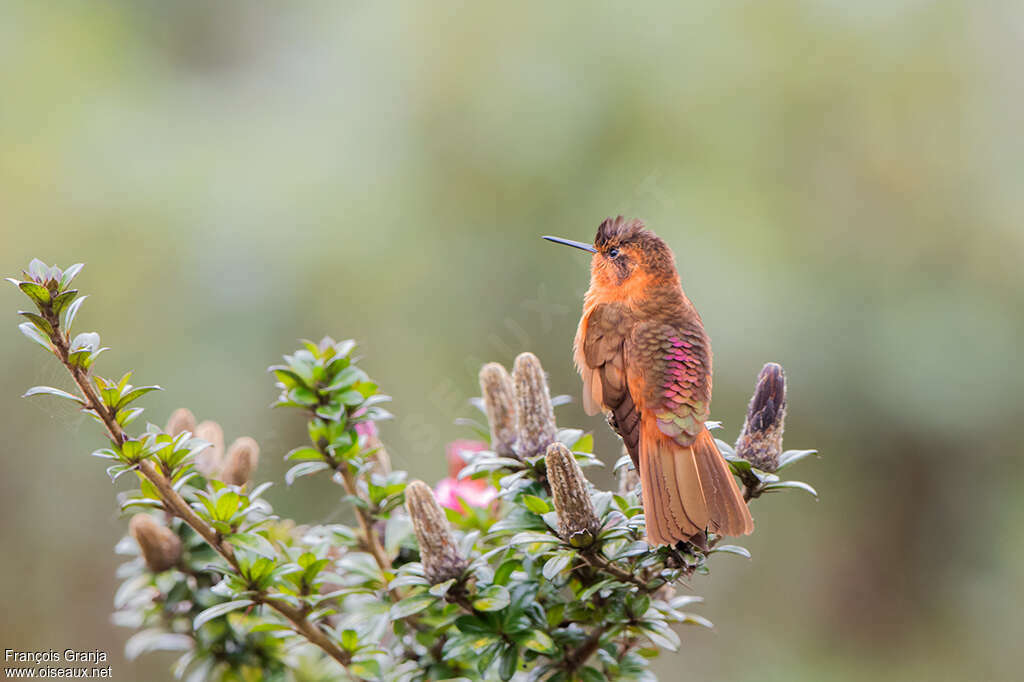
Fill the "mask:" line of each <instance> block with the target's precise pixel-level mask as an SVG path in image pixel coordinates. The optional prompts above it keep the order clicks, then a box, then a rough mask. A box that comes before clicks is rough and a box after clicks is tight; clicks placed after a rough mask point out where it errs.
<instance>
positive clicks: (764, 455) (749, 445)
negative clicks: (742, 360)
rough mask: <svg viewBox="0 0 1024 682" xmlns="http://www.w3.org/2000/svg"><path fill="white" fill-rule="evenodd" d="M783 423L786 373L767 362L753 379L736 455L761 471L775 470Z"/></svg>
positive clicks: (780, 445)
mask: <svg viewBox="0 0 1024 682" xmlns="http://www.w3.org/2000/svg"><path fill="white" fill-rule="evenodd" d="M785 421H786V374H785V372H783V371H782V366H781V365H777V364H775V363H774V362H769V363H768V364H766V365H765V366H764V368H763V369H762V370H761V373H760V374H759V375H758V377H757V388H755V389H754V397H753V398H751V400H750V406H749V407H747V418H746V420H745V421H744V422H743V431H742V432H740V437H739V440H737V441H736V454H737V455H739V456H740V457H742V458H743V459H745V460H747V461H748V462H750V464H751V465H752V466H754V467H756V468H758V469H761V470H762V471H769V472H771V471H775V470H776V469H777V468H778V466H779V455H780V454H782V431H783V429H784V427H785Z"/></svg>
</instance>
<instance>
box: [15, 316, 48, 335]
mask: <svg viewBox="0 0 1024 682" xmlns="http://www.w3.org/2000/svg"><path fill="white" fill-rule="evenodd" d="M18 314H19V315H21V316H22V317H24V318H26V319H27V320H29V321H31V322H32V324H34V325H35V326H36V329H38V330H39V333H40V334H44V335H46V336H49V335H50V334H52V333H53V325H51V324H50V323H49V322H47V321H46V318H44V317H43V316H42V315H38V314H36V313H32V312H29V311H27V310H19V311H18Z"/></svg>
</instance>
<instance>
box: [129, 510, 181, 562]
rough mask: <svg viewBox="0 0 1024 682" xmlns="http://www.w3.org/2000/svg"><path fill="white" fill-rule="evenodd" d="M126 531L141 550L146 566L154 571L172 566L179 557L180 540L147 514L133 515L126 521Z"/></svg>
mask: <svg viewBox="0 0 1024 682" xmlns="http://www.w3.org/2000/svg"><path fill="white" fill-rule="evenodd" d="M128 532H129V533H131V536H132V537H133V538H135V542H136V543H138V545H139V549H140V550H142V558H143V559H144V560H145V562H146V566H148V567H149V570H151V571H153V572H154V573H160V572H161V571H166V570H167V569H168V568H172V567H173V566H175V565H176V564H177V563H178V561H179V560H180V559H181V540H180V539H179V538H178V536H177V535H175V534H174V531H172V530H171V529H170V528H168V527H167V526H162V525H160V523H159V522H158V521H157V520H156V519H154V518H153V517H152V516H150V515H149V514H136V515H135V516H133V517H132V520H131V521H129V522H128Z"/></svg>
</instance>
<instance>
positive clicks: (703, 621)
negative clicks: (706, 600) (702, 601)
mask: <svg viewBox="0 0 1024 682" xmlns="http://www.w3.org/2000/svg"><path fill="white" fill-rule="evenodd" d="M679 622H680V623H683V624H685V625H699V626H700V627H702V628H707V629H708V630H714V629H715V624H714V623H712V622H711V621H710V620H708V619H707V618H705V617H704V616H698V615H697V614H696V613H687V614H686V615H685V616H683V619H682V620H681V621H679Z"/></svg>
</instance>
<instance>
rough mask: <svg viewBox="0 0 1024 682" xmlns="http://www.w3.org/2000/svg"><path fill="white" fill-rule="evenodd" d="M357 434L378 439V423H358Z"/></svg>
mask: <svg viewBox="0 0 1024 682" xmlns="http://www.w3.org/2000/svg"><path fill="white" fill-rule="evenodd" d="M356 433H358V434H359V435H360V436H366V437H367V438H369V439H373V438H376V437H377V424H376V422H357V423H356Z"/></svg>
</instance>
